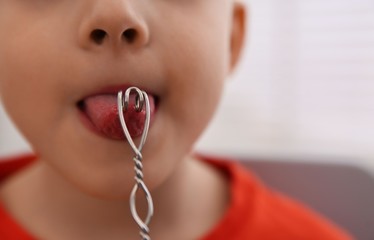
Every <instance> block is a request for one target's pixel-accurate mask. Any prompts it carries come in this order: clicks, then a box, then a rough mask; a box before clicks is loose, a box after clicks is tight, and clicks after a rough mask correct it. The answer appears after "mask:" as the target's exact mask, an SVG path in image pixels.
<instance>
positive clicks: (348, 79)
mask: <svg viewBox="0 0 374 240" xmlns="http://www.w3.org/2000/svg"><path fill="white" fill-rule="evenodd" d="M246 2H247V3H250V4H248V5H250V18H249V24H248V32H249V34H248V36H247V45H246V49H245V52H244V54H243V57H242V62H241V64H240V66H239V67H238V68H237V71H236V72H235V73H234V74H233V76H232V77H231V79H229V81H228V83H227V89H226V91H225V95H224V99H223V101H222V103H221V106H220V109H219V111H218V113H217V115H216V117H215V119H214V120H213V122H212V125H211V126H210V127H209V128H208V129H207V131H206V132H205V134H204V135H203V137H202V138H201V140H200V141H199V143H198V144H197V146H196V147H197V149H198V151H199V152H202V153H207V154H214V155H224V156H232V157H239V158H247V159H272V160H279V161H283V160H285V159H286V160H288V161H289V160H291V161H328V162H330V163H331V162H338V163H345V164H352V165H355V166H359V167H361V168H364V169H367V170H368V171H370V172H371V173H372V174H373V176H374V1H373V0H313V1H311V0H282V1H280V0H247V1H246ZM28 151H30V148H29V146H28V144H27V143H26V142H25V141H24V140H23V138H22V137H21V136H20V135H19V134H18V132H17V131H16V130H15V129H14V127H13V126H12V123H11V122H10V121H9V119H8V118H7V117H6V114H5V113H4V111H3V110H2V109H0V156H4V155H11V154H15V153H20V152H28Z"/></svg>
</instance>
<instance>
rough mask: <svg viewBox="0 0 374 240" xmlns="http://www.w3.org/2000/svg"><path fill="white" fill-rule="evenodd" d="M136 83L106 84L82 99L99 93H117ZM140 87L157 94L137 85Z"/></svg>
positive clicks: (149, 92)
mask: <svg viewBox="0 0 374 240" xmlns="http://www.w3.org/2000/svg"><path fill="white" fill-rule="evenodd" d="M133 86H134V85H129V84H122V85H112V86H106V87H103V88H100V89H98V90H97V91H94V92H92V93H91V94H88V95H86V96H85V97H83V98H82V99H81V100H84V99H86V98H89V97H93V96H97V95H106V94H110V95H116V94H117V93H118V92H119V91H126V90H127V89H128V88H130V87H133ZM135 87H138V88H139V89H140V90H142V91H145V92H146V93H147V94H151V95H155V94H154V93H153V92H151V91H148V90H147V89H145V88H143V87H141V86H135Z"/></svg>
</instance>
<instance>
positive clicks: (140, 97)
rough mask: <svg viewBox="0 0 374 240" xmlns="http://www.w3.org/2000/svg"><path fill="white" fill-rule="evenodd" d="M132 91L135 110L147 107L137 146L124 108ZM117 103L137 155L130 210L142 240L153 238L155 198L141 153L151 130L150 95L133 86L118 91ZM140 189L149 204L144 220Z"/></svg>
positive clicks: (122, 124)
mask: <svg viewBox="0 0 374 240" xmlns="http://www.w3.org/2000/svg"><path fill="white" fill-rule="evenodd" d="M132 91H135V93H136V94H137V95H136V100H135V101H136V102H135V110H136V111H138V112H140V111H142V109H143V108H144V109H145V125H144V129H143V133H142V135H141V138H140V142H139V145H138V146H136V144H135V143H134V141H133V139H132V137H131V135H130V133H129V130H128V128H127V125H126V121H125V117H124V114H123V110H125V111H127V109H128V106H129V102H130V94H131V92H132ZM117 100H118V102H117V104H118V115H119V119H120V122H121V126H122V129H123V133H124V134H125V136H126V139H127V141H128V143H129V144H130V146H131V148H132V150H133V151H134V153H135V156H134V158H133V160H134V163H135V167H134V169H135V185H134V187H133V189H132V191H131V194H130V210H131V214H132V217H133V218H134V220H135V222H136V223H137V224H138V226H139V228H140V236H141V239H142V240H151V237H150V235H149V227H148V225H149V223H150V221H151V218H152V216H153V212H154V208H153V200H152V196H151V193H150V192H149V190H148V188H147V186H146V185H145V183H144V180H143V178H144V175H143V163H142V160H143V155H142V153H141V151H142V149H143V146H144V144H145V141H146V139H147V134H148V130H149V123H150V116H151V110H150V104H149V99H148V95H147V93H146V92H144V91H141V90H140V89H139V88H136V87H131V88H128V89H127V90H126V92H125V95H123V92H122V91H120V92H118V96H117ZM138 191H143V193H144V195H145V198H146V200H147V204H148V212H147V216H146V218H145V219H144V220H143V219H141V218H140V217H139V214H138V211H137V209H136V193H137V192H138Z"/></svg>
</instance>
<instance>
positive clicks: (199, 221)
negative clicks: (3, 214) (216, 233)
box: [2, 157, 228, 239]
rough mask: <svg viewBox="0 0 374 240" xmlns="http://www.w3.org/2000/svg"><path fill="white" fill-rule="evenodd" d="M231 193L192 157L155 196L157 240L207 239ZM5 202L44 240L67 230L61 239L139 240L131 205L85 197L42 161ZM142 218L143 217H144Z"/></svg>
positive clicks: (9, 190) (8, 189)
mask: <svg viewBox="0 0 374 240" xmlns="http://www.w3.org/2000/svg"><path fill="white" fill-rule="evenodd" d="M227 192H228V190H227V184H226V182H225V180H224V178H223V177H222V176H221V174H220V173H218V172H217V171H214V170H212V168H211V167H208V166H207V165H206V164H204V163H202V162H201V161H198V160H195V159H193V158H190V157H187V158H186V159H184V160H183V161H182V162H181V163H180V164H179V165H178V167H177V169H176V170H175V171H174V174H173V175H172V176H170V177H169V178H168V180H167V181H166V182H164V183H163V184H162V185H161V186H160V187H158V188H157V189H156V190H154V191H152V197H153V200H154V205H155V215H154V217H153V219H152V222H151V224H150V229H151V236H152V238H153V239H176V238H178V239H181V238H180V236H185V239H196V238H197V237H199V236H201V235H203V234H204V233H205V232H206V231H208V229H210V228H211V227H212V226H213V225H214V224H215V223H216V222H217V221H218V219H219V218H220V217H221V216H222V214H223V212H224V210H225V208H226V205H227V202H228V194H227ZM2 196H3V200H4V204H5V206H6V207H7V208H8V209H9V211H10V212H11V213H12V214H13V215H14V216H15V218H16V219H17V220H18V221H19V222H20V223H21V224H22V225H23V226H25V227H26V228H27V229H30V230H31V232H34V233H36V235H37V236H38V235H39V236H42V238H43V239H50V238H49V236H52V237H51V238H54V237H53V236H55V235H57V234H56V233H60V232H61V231H63V230H64V231H65V233H61V234H62V235H61V236H63V234H65V236H66V238H65V239H74V237H73V236H87V237H86V238H87V239H88V238H90V239H94V238H98V236H99V235H101V236H104V238H102V239H105V238H107V239H108V236H113V237H109V239H116V238H117V237H115V236H122V237H123V236H125V237H124V238H125V239H138V238H139V236H138V233H139V229H138V226H137V225H136V224H135V222H134V220H133V219H132V217H131V213H130V210H129V202H128V199H124V200H103V199H98V198H95V197H92V196H89V195H86V194H84V193H82V192H80V191H79V190H78V189H77V188H75V187H74V185H72V184H71V183H70V182H67V181H65V179H63V178H61V177H60V175H59V174H56V173H55V172H54V170H52V169H51V168H50V167H49V166H47V165H46V164H44V163H43V161H38V162H37V163H35V164H34V165H33V166H32V167H30V168H29V169H28V170H27V171H25V172H24V173H23V174H21V175H20V176H19V177H18V178H16V179H14V180H13V181H10V182H9V184H7V185H6V186H5V187H4V188H3V189H2ZM25 199H28V200H27V202H25ZM138 199H139V200H140V201H139V202H137V206H139V208H142V207H143V206H146V205H145V203H144V202H142V201H141V200H142V198H138ZM143 209H144V210H146V209H145V207H144V208H143ZM35 213H37V214H35ZM139 215H140V216H144V212H143V213H142V212H140V214H139ZM30 219H32V221H30ZM44 236H45V237H44ZM156 236H157V237H156ZM178 236H179V237H178ZM61 238H62V239H63V237H61ZM77 238H78V237H77ZM124 238H122V239H124ZM99 239H100V238H99Z"/></svg>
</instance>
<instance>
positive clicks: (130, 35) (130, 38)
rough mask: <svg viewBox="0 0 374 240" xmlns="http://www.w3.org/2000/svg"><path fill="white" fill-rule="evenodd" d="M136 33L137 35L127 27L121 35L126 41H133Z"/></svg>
mask: <svg viewBox="0 0 374 240" xmlns="http://www.w3.org/2000/svg"><path fill="white" fill-rule="evenodd" d="M136 35H137V32H136V30H135V29H133V28H130V29H127V30H126V31H124V32H123V37H124V38H125V40H126V41H127V42H128V43H132V42H134V41H135V38H136Z"/></svg>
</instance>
